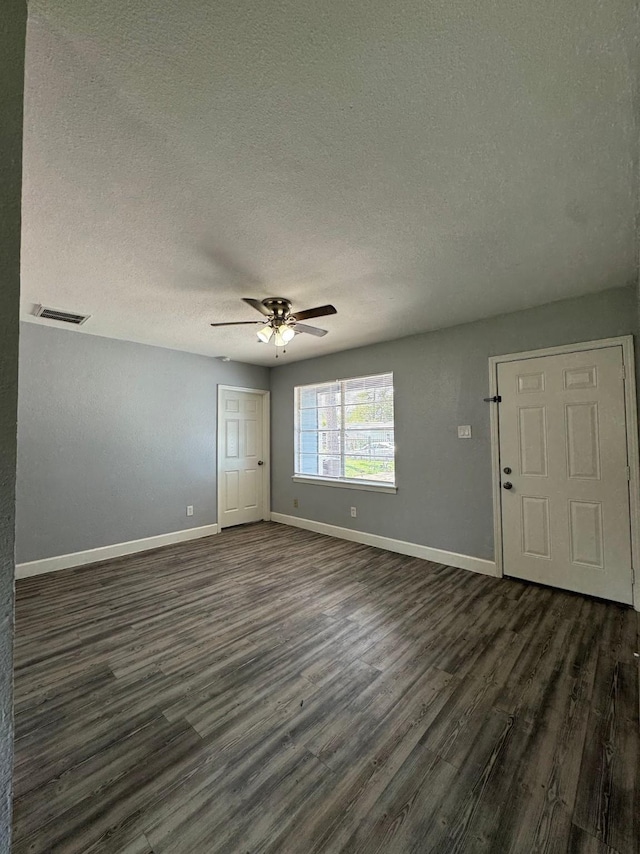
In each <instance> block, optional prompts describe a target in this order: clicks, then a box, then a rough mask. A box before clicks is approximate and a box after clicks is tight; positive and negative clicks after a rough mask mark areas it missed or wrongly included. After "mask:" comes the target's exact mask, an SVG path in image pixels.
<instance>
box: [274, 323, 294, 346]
mask: <svg viewBox="0 0 640 854" xmlns="http://www.w3.org/2000/svg"><path fill="white" fill-rule="evenodd" d="M277 334H278V335H279V336H280V338H282V340H283V341H284V343H285V344H288V343H289V341H291V340H292V339H293V338H295V334H296V333H295V331H294V329H293V326H288V325H287V324H286V323H283V324H282V325H281V326H279V327H278V329H277Z"/></svg>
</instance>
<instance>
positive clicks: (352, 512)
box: [351, 507, 358, 519]
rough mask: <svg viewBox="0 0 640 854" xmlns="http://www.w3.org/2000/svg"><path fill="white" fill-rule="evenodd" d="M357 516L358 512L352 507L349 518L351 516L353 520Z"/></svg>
mask: <svg viewBox="0 0 640 854" xmlns="http://www.w3.org/2000/svg"><path fill="white" fill-rule="evenodd" d="M357 515H358V511H357V510H356V508H355V507H352V508H351V516H352V518H353V519H355V518H356V516H357Z"/></svg>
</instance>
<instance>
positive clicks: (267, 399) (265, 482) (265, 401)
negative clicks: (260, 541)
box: [216, 385, 271, 531]
mask: <svg viewBox="0 0 640 854" xmlns="http://www.w3.org/2000/svg"><path fill="white" fill-rule="evenodd" d="M225 391H245V392H249V394H261V395H262V443H263V447H262V450H263V452H264V470H263V471H264V473H263V476H262V510H263V516H262V518H263V519H264V521H265V522H269V521H271V434H270V429H271V414H270V413H271V392H270V391H266V390H265V389H263V388H242V387H241V386H235V385H218V402H217V413H216V434H217V435H216V483H217V486H216V493H217V502H216V503H217V508H218V509H217V514H218V531H222V514H221V512H220V508H221V507H222V495H221V483H222V478H221V477H220V461H221V460H222V450H223V449H222V430H221V429H220V422H221V418H220V413H221V412H222V406H221V402H222V394H223V392H225Z"/></svg>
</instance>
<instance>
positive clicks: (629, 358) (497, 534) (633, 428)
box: [489, 335, 640, 611]
mask: <svg viewBox="0 0 640 854" xmlns="http://www.w3.org/2000/svg"><path fill="white" fill-rule="evenodd" d="M605 347H622V364H623V367H624V406H625V416H626V427H627V430H626V433H627V460H628V461H629V513H630V518H631V572H632V576H631V580H632V584H633V604H634V608H635V610H636V611H640V584H636V583H635V582H636V579H638V580H640V578H639V577H638V572H637V570H638V568H639V567H640V467H639V455H638V409H637V403H636V371H635V361H634V347H633V335H621V336H619V337H618V338H602V339H600V340H598V341H583V342H579V343H577V344H562V345H560V346H558V347H546V348H544V349H542V350H525V351H524V352H521V353H507V354H505V355H502V356H490V357H489V396H490V397H495V396H496V395H497V394H498V365H499V364H501V363H502V362H517V361H519V360H520V359H536V358H538V357H539V356H560V355H562V354H564V353H579V352H584V351H587V350H602V349H604V348H605ZM498 406H499V404H494V403H492V404H491V410H490V412H491V416H490V418H491V478H492V485H493V538H494V551H495V563H496V575H497V576H499V577H502V576H504V566H503V555H502V545H503V544H502V491H501V489H500V481H501V478H500V424H499V412H498Z"/></svg>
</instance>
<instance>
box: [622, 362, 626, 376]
mask: <svg viewBox="0 0 640 854" xmlns="http://www.w3.org/2000/svg"><path fill="white" fill-rule="evenodd" d="M626 378H627V369H626V368H625V366H624V364H623V365H622V379H623V380H626Z"/></svg>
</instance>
